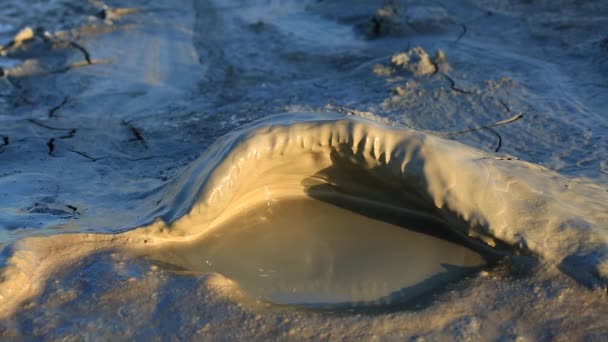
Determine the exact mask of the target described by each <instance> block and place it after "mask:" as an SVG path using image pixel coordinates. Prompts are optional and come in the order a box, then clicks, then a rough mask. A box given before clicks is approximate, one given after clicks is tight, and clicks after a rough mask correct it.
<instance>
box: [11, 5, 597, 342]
mask: <svg viewBox="0 0 608 342" xmlns="http://www.w3.org/2000/svg"><path fill="white" fill-rule="evenodd" d="M0 18H1V19H2V20H0V23H3V24H0V45H2V46H3V47H2V49H0V52H1V53H2V54H1V55H0V68H1V69H0V70H2V73H1V74H2V77H1V78H0V166H1V167H0V247H2V246H5V245H7V244H9V243H10V242H13V241H15V240H17V239H19V238H22V237H24V236H29V235H33V234H40V233H42V234H55V233H59V232H118V231H123V230H126V229H129V228H132V227H135V226H138V225H141V224H144V223H148V222H150V221H151V220H152V219H153V217H148V216H145V215H141V213H142V212H145V213H147V212H151V210H149V209H150V208H143V207H142V201H141V200H142V199H143V198H146V197H147V196H149V195H150V194H152V193H154V192H155V191H157V189H159V188H160V187H161V186H162V185H163V184H165V182H167V180H168V179H171V177H173V176H175V175H176V174H178V173H179V172H180V170H181V169H182V168H183V167H184V166H185V165H187V164H188V163H189V162H191V161H192V160H194V159H195V158H196V157H198V156H199V155H200V153H201V152H202V151H204V150H205V148H206V147H208V146H209V145H210V144H211V143H212V142H213V141H215V140H216V139H217V138H218V137H220V136H222V135H223V134H225V133H227V132H229V131H230V130H232V129H234V128H236V127H239V126H240V125H242V124H244V123H247V122H250V121H252V120H255V119H257V118H260V117H263V116H265V115H268V114H272V113H278V112H285V111H296V110H307V111H324V110H328V109H329V110H334V111H341V112H343V113H345V114H349V115H359V116H363V117H368V118H372V119H375V120H378V121H381V122H385V123H389V124H393V125H398V126H406V127H410V128H413V129H417V130H421V131H426V132H433V133H434V134H437V135H440V136H443V137H447V138H449V139H454V140H458V141H461V142H463V143H465V144H468V145H471V146H475V147H477V148H479V149H482V150H485V151H491V152H497V153H498V154H497V159H501V160H503V159H504V160H506V161H508V160H510V159H522V160H526V161H530V162H533V163H538V164H542V165H544V166H546V167H548V168H549V169H552V170H555V171H557V172H559V173H561V174H563V175H566V176H568V177H572V178H578V180H579V181H582V182H588V183H592V184H596V185H598V186H601V187H607V186H608V185H607V184H608V116H607V114H606V110H605V108H608V95H607V93H606V91H607V89H606V87H607V85H606V84H608V81H607V79H606V75H607V73H608V62H607V61H608V59H607V58H606V57H607V56H608V43H607V42H608V30H606V29H605V27H607V26H608V25H607V24H608V6H606V4H605V3H602V2H601V1H595V2H594V1H590V2H586V3H584V4H558V3H555V2H552V1H540V2H534V3H530V2H527V1H508V2H500V1H485V0H484V1H473V2H468V1H457V2H445V3H443V4H442V3H441V2H434V3H432V4H429V3H426V2H413V1H393V2H391V4H389V5H386V4H385V2H383V1H348V2H346V1H333V2H330V1H317V2H315V1H309V2H297V1H283V2H274V1H268V2H259V3H256V2H254V1H227V2H220V1H216V2H215V1H203V0H200V1H198V0H196V1H185V0H180V1H158V2H154V3H149V2H147V1H143V0H142V1H139V0H129V1H121V2H119V1H107V2H106V3H105V4H102V3H99V2H96V1H90V2H84V1H83V2H80V1H70V0H59V1H51V2H48V4H38V5H35V6H32V7H29V8H24V7H23V5H20V2H18V1H11V2H10V4H9V5H8V6H5V7H2V8H0ZM4 23H6V24H4ZM26 26H31V27H32V28H33V30H32V33H31V37H30V36H27V37H26V38H28V39H23V40H19V39H14V38H15V37H16V35H17V33H18V32H19V31H20V30H21V29H23V28H24V27H26ZM24 37H25V36H24ZM11 42H12V43H11ZM418 47H419V48H420V49H419V50H416V49H417V48H418ZM439 50H441V51H442V53H443V54H444V55H443V58H442V59H435V57H429V56H438V51H439ZM420 51H422V52H424V53H425V54H426V55H427V57H429V59H428V63H430V64H429V65H430V69H428V68H426V69H425V66H424V65H422V66H421V65H419V64H422V62H421V61H422V59H416V56H415V55H416V54H417V55H421V53H420ZM408 52H409V55H408V56H409V57H408V60H407V61H403V59H401V62H400V64H399V65H396V64H395V63H394V62H393V61H394V60H395V56H399V55H400V54H404V53H408ZM416 63H418V64H416ZM412 70H414V71H412ZM607 225H608V224H607ZM112 258H113V256H111V255H101V256H95V257H91V258H88V259H87V260H83V261H82V265H80V266H79V267H80V271H78V270H76V271H66V274H64V275H62V276H61V277H60V278H59V279H58V280H57V282H54V283H51V284H49V286H48V289H47V290H46V292H45V293H44V295H43V296H42V298H40V299H39V300H38V301H37V302H34V303H30V304H31V305H29V306H26V307H24V308H23V311H22V312H21V313H20V314H19V315H17V316H16V317H15V318H14V319H13V320H12V321H9V322H4V323H1V324H0V336H17V337H23V336H30V335H36V336H43V335H45V334H50V335H49V336H53V337H56V338H61V337H65V336H72V335H78V334H80V333H82V332H81V331H80V329H81V328H82V326H81V325H79V324H82V325H85V326H86V324H89V326H90V327H94V328H95V327H96V328H102V327H103V328H108V327H112V328H108V330H107V331H106V336H107V337H109V336H131V337H140V338H145V337H149V336H155V332H156V331H155V330H154V328H148V329H145V328H143V327H142V325H143V323H142V322H148V321H153V322H157V328H158V329H160V330H163V329H165V330H164V331H171V330H175V331H176V332H175V334H176V335H175V336H177V337H178V338H179V337H183V338H195V337H196V336H198V335H197V334H201V333H206V334H208V335H207V336H210V337H213V336H215V337H221V336H226V335H224V334H223V333H225V332H226V331H228V330H230V329H232V328H234V327H238V326H241V325H243V326H245V328H244V331H245V330H246V329H249V332H248V333H245V332H235V333H233V335H230V336H232V337H234V338H246V337H257V338H264V337H268V338H270V337H279V338H283V339H288V338H290V337H293V336H302V337H309V338H316V339H319V338H321V339H323V338H337V337H341V336H345V337H351V338H354V339H371V338H372V337H373V336H374V335H385V336H393V337H394V338H403V337H411V336H418V337H420V338H423V339H429V340H433V339H441V338H443V337H446V336H448V337H458V336H460V337H462V338H467V337H468V338H472V339H481V338H483V339H487V338H499V337H501V338H504V339H505V340H508V339H514V340H515V339H517V337H524V338H530V339H551V338H558V339H559V337H560V336H562V337H563V338H564V339H566V340H567V339H568V338H567V337H568V336H575V337H585V336H587V337H589V338H592V339H593V338H597V339H601V338H602V336H603V335H601V334H602V333H604V334H605V331H606V329H605V328H606V326H605V323H603V322H597V320H596V319H593V317H594V316H595V317H602V316H601V315H604V316H603V317H605V313H602V310H603V309H601V308H600V307H599V306H603V307H606V306H605V304H606V302H605V301H606V300H605V298H603V297H600V296H598V294H597V293H595V292H593V291H588V290H580V289H578V288H577V285H576V284H574V283H573V282H572V280H571V279H568V278H564V277H562V276H556V278H555V279H534V278H533V277H532V279H531V280H529V281H524V280H521V278H520V277H518V276H513V275H511V274H508V272H506V271H504V272H503V273H500V272H498V273H497V274H492V275H490V277H495V278H496V279H497V280H496V281H499V280H500V281H503V282H504V284H505V285H504V286H503V285H497V284H489V283H488V282H484V281H482V280H478V279H473V280H471V281H470V283H471V284H470V286H471V287H469V288H468V289H454V292H453V293H451V294H448V295H446V297H447V298H449V300H453V301H455V302H457V303H458V302H459V301H464V299H463V298H469V299H470V298H471V297H472V296H474V295H473V294H472V293H473V292H474V291H473V290H472V289H478V290H479V292H478V293H482V294H483V295H482V296H481V297H484V298H485V299H487V300H488V301H491V302H493V303H495V304H494V307H493V308H490V309H488V308H486V304H485V303H486V302H484V301H483V300H482V299H479V300H477V301H475V305H473V307H471V308H470V310H465V311H466V312H464V313H463V312H460V313H459V312H457V311H458V310H457V309H453V308H452V309H449V307H448V306H447V305H439V306H438V307H435V308H430V309H428V310H429V311H428V312H426V313H424V314H421V316H416V314H415V313H407V314H403V315H405V316H407V317H405V318H404V316H400V315H398V314H395V315H393V314H391V315H388V316H384V317H374V318H373V319H371V318H370V319H366V318H361V317H354V316H353V317H338V318H335V321H332V320H331V319H327V317H324V316H323V315H318V314H312V313H311V314H306V313H304V314H302V313H285V314H282V313H272V314H268V315H262V316H261V317H258V316H259V315H258V314H256V313H255V312H254V311H248V309H247V308H242V307H236V306H235V305H233V304H231V303H230V302H229V301H227V300H225V299H224V298H223V297H221V296H219V297H218V296H216V294H215V292H214V291H215V290H213V289H212V290H209V289H207V287H208V284H207V280H208V279H207V278H205V279H189V278H188V279H185V278H179V277H171V276H169V275H167V274H163V272H160V271H148V267H149V265H144V264H143V261H138V260H136V261H127V260H122V261H121V262H123V264H121V265H122V266H116V265H115V264H114V262H115V260H113V259H112ZM0 260H1V259H0ZM505 267H507V266H505ZM94 270H101V271H102V272H100V274H99V275H96V276H93V275H92V274H93V273H94ZM70 272H73V273H70ZM78 272H80V273H78ZM521 272H524V273H525V272H530V271H529V270H525V271H521ZM77 273H78V274H77ZM532 273H533V272H532ZM116 274H118V275H116ZM159 274H160V275H159ZM79 277H80V278H79ZM95 277H98V278H95ZM115 277H116V279H115V280H114V281H115V283H116V288H120V289H123V290H124V289H125V288H127V287H126V285H125V284H134V285H132V286H131V287H129V290H128V291H125V292H120V293H119V292H118V291H117V290H113V289H112V288H109V287H108V288H106V287H104V286H109V285H103V284H97V281H98V280H100V279H101V280H104V279H105V280H110V279H114V278H115ZM131 278H136V279H137V281H135V282H133V281H132V280H130V279H131ZM79 279H84V280H79ZM79 282H80V283H79ZM79 284H80V285H79ZM86 286H98V287H100V288H99V289H97V288H96V289H94V290H91V289H87V288H86ZM161 289H164V291H165V292H163V290H161ZM193 289H195V290H196V291H199V292H200V293H201V297H203V298H205V299H204V300H203V301H202V302H200V303H184V300H182V301H181V302H180V298H181V297H180V296H182V295H183V294H184V293H188V292H189V291H192V290H193ZM96 291H97V292H96ZM138 291H150V292H152V293H153V294H154V295H155V296H157V297H158V298H157V297H155V299H154V300H153V301H151V302H150V303H147V302H142V300H143V299H142V298H139V295H138ZM91 292H92V293H97V294H105V295H107V297H108V298H110V299H109V300H108V301H107V302H103V301H101V302H95V303H89V301H93V299H86V300H83V301H78V300H77V298H79V297H80V296H86V294H87V293H91ZM513 297H515V298H518V299H517V300H515V301H514V303H517V304H520V305H524V306H525V307H528V308H529V309H530V312H529V313H524V312H522V311H523V309H521V308H517V307H515V304H509V301H510V298H513ZM113 301H114V302H123V303H128V305H126V306H121V307H120V312H119V315H120V317H135V318H133V319H132V322H134V323H133V324H134V326H137V328H133V327H129V326H128V325H126V324H125V323H124V322H122V321H121V322H119V321H116V318H115V317H114V318H112V315H114V314H115V312H114V310H115V308H116V305H118V304H115V303H114V304H115V305H114V306H112V305H113V304H112V302H113ZM159 302H163V303H170V304H158V303H159ZM153 303H154V304H153ZM203 304H205V305H208V306H206V307H205V305H203ZM155 305H156V306H155ZM162 305H165V306H164V307H163V306H162ZM180 305H181V306H180ZM526 305H527V306H526ZM568 305H569V306H570V307H568ZM579 305H580V307H581V309H580V311H578V312H577V308H576V307H578V306H579ZM88 306H95V307H96V308H97V309H98V310H99V311H98V314H97V316H95V317H94V318H91V319H90V320H89V321H86V320H83V321H82V322H81V321H74V320H72V319H71V318H72V317H73V316H75V315H79V314H81V313H82V312H86V310H87V309H86V308H87V307H88ZM560 306H561V307H562V308H563V307H567V309H564V310H561V309H560ZM160 308H162V310H161V309H160ZM544 308H546V310H544ZM441 310H447V312H448V314H446V316H445V317H444V318H442V319H436V320H434V321H433V324H429V326H428V327H425V324H424V322H425V319H428V318H429V317H434V316H433V314H436V313H437V312H441ZM215 313H219V314H215ZM172 314H175V316H172V317H171V318H169V316H171V315H172ZM524 314H527V315H530V316H535V317H536V318H535V319H534V320H531V322H526V321H525V319H522V318H521V317H520V316H521V315H524ZM189 315H191V316H189ZM197 315H198V316H197ZM492 315H495V316H492ZM596 315H600V316H596ZM51 316H52V317H51ZM199 316H200V317H199ZM176 317H177V318H176ZM194 317H199V319H198V320H196V319H195V318H194ZM425 317H426V318H425ZM488 317H494V318H492V319H487V318H488ZM495 317H499V318H496V319H495ZM403 319H409V320H411V321H412V322H414V323H412V325H409V326H408V328H407V329H405V330H404V329H401V328H400V324H401V323H400V322H401V321H402V320H403ZM171 320H173V323H172V322H171ZM497 321H501V322H506V321H510V322H511V323H509V324H507V323H504V324H497V323H492V322H497ZM243 322H244V323H243ZM139 323H142V325H137V324H139ZM176 326H179V329H176ZM314 326H318V327H319V329H318V330H317V331H314V329H312V328H311V327H314ZM586 326H588V329H585V327H586ZM163 327H164V328H163ZM137 329H140V330H137ZM297 329H301V330H300V331H299V332H298V330H297ZM62 334H67V335H62ZM294 334H296V335H294ZM159 336H161V335H159ZM162 336H165V335H162ZM165 337H166V336H165ZM603 337H604V338H605V336H603Z"/></svg>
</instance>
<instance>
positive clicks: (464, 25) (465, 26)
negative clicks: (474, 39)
mask: <svg viewBox="0 0 608 342" xmlns="http://www.w3.org/2000/svg"><path fill="white" fill-rule="evenodd" d="M460 27H462V32H461V33H460V34H459V35H458V38H456V40H455V41H454V43H458V42H459V41H460V40H461V39H462V38H463V37H464V36H465V35H466V34H467V25H466V24H460Z"/></svg>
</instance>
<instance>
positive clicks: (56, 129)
mask: <svg viewBox="0 0 608 342" xmlns="http://www.w3.org/2000/svg"><path fill="white" fill-rule="evenodd" d="M27 121H28V122H30V123H32V124H34V125H36V126H39V127H42V128H46V129H50V130H52V131H68V134H67V135H65V136H62V137H60V138H61V139H67V138H72V137H73V136H74V134H75V133H76V131H77V130H78V128H59V127H53V126H49V125H46V124H43V123H42V122H40V121H37V120H35V119H27Z"/></svg>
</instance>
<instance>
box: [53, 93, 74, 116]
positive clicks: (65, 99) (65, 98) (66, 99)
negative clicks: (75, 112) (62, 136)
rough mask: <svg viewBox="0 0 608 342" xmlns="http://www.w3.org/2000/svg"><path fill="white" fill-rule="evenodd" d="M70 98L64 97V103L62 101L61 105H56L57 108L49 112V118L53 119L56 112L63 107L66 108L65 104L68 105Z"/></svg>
mask: <svg viewBox="0 0 608 342" xmlns="http://www.w3.org/2000/svg"><path fill="white" fill-rule="evenodd" d="M69 98H70V97H69V96H66V97H64V98H63V101H61V103H60V104H58V105H56V106H55V107H53V108H51V109H50V110H49V118H52V117H53V116H54V115H55V113H56V112H57V111H58V110H59V109H61V107H63V106H65V104H66V103H68V99H69Z"/></svg>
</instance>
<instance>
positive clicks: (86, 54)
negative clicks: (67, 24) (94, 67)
mask: <svg viewBox="0 0 608 342" xmlns="http://www.w3.org/2000/svg"><path fill="white" fill-rule="evenodd" d="M69 43H70V45H71V46H72V47H74V48H76V49H78V50H80V52H82V54H83V55H84V59H85V60H86V61H87V64H93V62H92V60H91V54H89V51H87V49H85V48H84V46H82V45H80V44H78V43H76V42H69Z"/></svg>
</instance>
